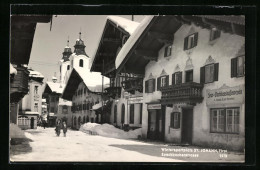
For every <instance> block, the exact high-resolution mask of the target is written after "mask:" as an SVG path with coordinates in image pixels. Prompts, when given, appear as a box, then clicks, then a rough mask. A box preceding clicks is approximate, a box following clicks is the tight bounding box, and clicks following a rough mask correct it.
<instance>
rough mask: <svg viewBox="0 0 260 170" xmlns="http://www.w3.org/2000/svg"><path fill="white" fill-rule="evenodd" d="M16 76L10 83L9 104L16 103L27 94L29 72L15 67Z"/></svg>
mask: <svg viewBox="0 0 260 170" xmlns="http://www.w3.org/2000/svg"><path fill="white" fill-rule="evenodd" d="M15 69H16V70H17V74H16V75H15V76H14V78H13V79H12V80H11V82H10V98H11V102H18V101H19V100H20V99H22V98H23V97H24V95H25V94H27V93H28V90H29V89H28V80H29V71H28V70H27V68H25V67H16V68H15Z"/></svg>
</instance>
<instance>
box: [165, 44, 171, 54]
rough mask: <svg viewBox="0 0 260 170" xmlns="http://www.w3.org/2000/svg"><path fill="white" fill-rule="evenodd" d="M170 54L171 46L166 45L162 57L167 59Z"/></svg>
mask: <svg viewBox="0 0 260 170" xmlns="http://www.w3.org/2000/svg"><path fill="white" fill-rule="evenodd" d="M171 52H172V45H167V46H166V47H165V49H164V57H169V56H170V55H171Z"/></svg>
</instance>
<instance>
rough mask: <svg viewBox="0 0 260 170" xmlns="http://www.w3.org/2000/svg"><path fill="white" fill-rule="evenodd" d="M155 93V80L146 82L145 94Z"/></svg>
mask: <svg viewBox="0 0 260 170" xmlns="http://www.w3.org/2000/svg"><path fill="white" fill-rule="evenodd" d="M154 91H155V79H150V80H147V81H145V93H152V92H154Z"/></svg>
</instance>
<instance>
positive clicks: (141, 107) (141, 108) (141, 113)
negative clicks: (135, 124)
mask: <svg viewBox="0 0 260 170" xmlns="http://www.w3.org/2000/svg"><path fill="white" fill-rule="evenodd" d="M142 118H143V103H141V104H140V124H142Z"/></svg>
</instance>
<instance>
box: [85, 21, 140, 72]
mask: <svg viewBox="0 0 260 170" xmlns="http://www.w3.org/2000/svg"><path fill="white" fill-rule="evenodd" d="M107 20H109V21H111V22H113V23H114V24H115V25H116V26H117V27H119V26H120V28H122V29H124V30H125V31H126V32H128V33H129V34H130V35H131V34H132V33H133V32H134V31H135V30H136V29H137V27H138V26H139V24H140V23H139V22H135V21H132V20H129V19H126V18H122V17H118V16H108V17H107ZM106 23H107V22H106ZM106 23H105V24H104V29H103V32H102V33H101V34H100V38H99V41H98V44H97V46H96V50H95V53H94V56H93V57H90V60H89V68H91V67H92V64H93V62H94V59H95V54H97V51H98V47H99V43H100V42H101V39H102V35H103V34H104V31H105V26H106Z"/></svg>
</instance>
